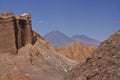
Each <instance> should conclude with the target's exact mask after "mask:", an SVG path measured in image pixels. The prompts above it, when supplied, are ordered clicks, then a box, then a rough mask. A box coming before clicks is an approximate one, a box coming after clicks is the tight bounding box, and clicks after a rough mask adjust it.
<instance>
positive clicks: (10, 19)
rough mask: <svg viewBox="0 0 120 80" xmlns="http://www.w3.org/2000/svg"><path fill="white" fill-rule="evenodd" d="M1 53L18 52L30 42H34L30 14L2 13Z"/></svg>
mask: <svg viewBox="0 0 120 80" xmlns="http://www.w3.org/2000/svg"><path fill="white" fill-rule="evenodd" d="M0 43H1V44H0V53H8V52H9V53H13V54H15V53H17V50H18V49H19V48H21V47H23V46H25V45H26V44H28V43H31V44H32V27H31V16H30V14H27V13H25V14H22V15H19V16H14V14H13V13H12V12H5V13H1V14H0Z"/></svg>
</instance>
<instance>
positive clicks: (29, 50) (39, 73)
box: [0, 12, 78, 80]
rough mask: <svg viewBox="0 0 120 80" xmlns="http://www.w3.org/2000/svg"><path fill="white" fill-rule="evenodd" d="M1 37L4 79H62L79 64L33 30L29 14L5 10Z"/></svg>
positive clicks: (0, 66)
mask: <svg viewBox="0 0 120 80" xmlns="http://www.w3.org/2000/svg"><path fill="white" fill-rule="evenodd" d="M0 37H1V38H0V80H59V79H60V78H61V77H62V76H63V75H65V73H66V72H68V71H69V70H71V69H72V68H73V67H74V66H75V65H76V64H78V62H76V61H73V60H71V59H69V58H67V57H65V56H63V55H61V54H60V53H58V52H56V50H55V48H54V47H52V46H51V45H50V44H49V43H48V42H47V41H46V40H44V39H43V38H42V37H41V36H40V35H39V34H37V33H36V32H35V31H33V30H32V26H31V15H30V14H28V13H25V14H22V15H18V16H15V15H14V14H13V13H12V12H6V13H1V14H0Z"/></svg>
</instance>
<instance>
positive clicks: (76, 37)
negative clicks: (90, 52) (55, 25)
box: [71, 35, 100, 46]
mask: <svg viewBox="0 0 120 80" xmlns="http://www.w3.org/2000/svg"><path fill="white" fill-rule="evenodd" d="M71 38H72V39H74V40H75V41H80V42H82V43H84V44H87V45H94V46H98V45H99V44H100V41H97V40H95V39H92V38H90V37H88V36H86V35H74V36H72V37H71Z"/></svg>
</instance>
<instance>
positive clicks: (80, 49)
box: [57, 42, 96, 62]
mask: <svg viewBox="0 0 120 80" xmlns="http://www.w3.org/2000/svg"><path fill="white" fill-rule="evenodd" d="M95 49H96V47H95V46H88V45H85V44H83V43H80V42H74V43H72V44H70V45H68V46H63V47H59V48H58V49H57V51H58V52H59V53H61V54H63V55H65V56H66V57H68V58H70V59H72V60H76V61H79V62H84V61H85V60H86V59H87V58H90V57H91V56H92V54H93V52H94V51H95Z"/></svg>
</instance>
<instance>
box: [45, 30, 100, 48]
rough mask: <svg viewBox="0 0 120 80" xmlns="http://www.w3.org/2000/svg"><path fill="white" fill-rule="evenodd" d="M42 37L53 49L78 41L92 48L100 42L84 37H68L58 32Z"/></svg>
mask: <svg viewBox="0 0 120 80" xmlns="http://www.w3.org/2000/svg"><path fill="white" fill-rule="evenodd" d="M43 37H44V38H45V39H46V40H47V41H48V42H50V43H51V44H52V45H53V46H55V47H61V46H66V45H69V44H71V43H73V42H78V41H79V42H82V43H84V44H87V45H93V46H98V45H99V44H100V41H97V40H95V39H92V38H90V37H88V36H86V35H73V36H71V37H69V36H67V35H65V34H64V33H62V32H60V31H59V30H56V31H51V32H49V33H47V34H45V35H44V36H43Z"/></svg>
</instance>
